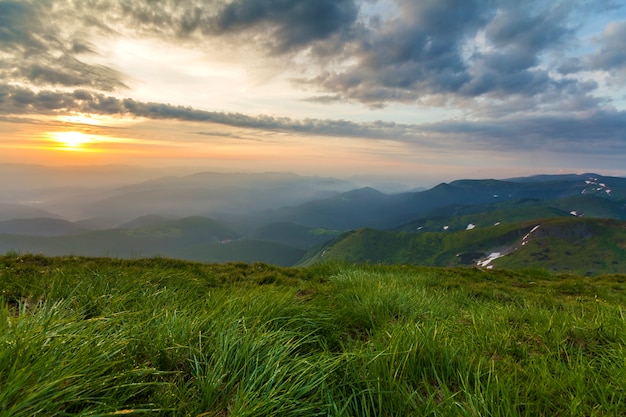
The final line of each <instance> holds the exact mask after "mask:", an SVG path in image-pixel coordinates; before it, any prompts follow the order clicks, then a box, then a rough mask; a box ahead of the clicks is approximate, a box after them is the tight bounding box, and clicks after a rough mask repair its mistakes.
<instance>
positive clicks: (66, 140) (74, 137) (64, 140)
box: [49, 131, 94, 151]
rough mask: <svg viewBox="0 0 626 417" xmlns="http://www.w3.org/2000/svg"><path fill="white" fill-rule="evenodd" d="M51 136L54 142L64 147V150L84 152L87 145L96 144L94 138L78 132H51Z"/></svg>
mask: <svg viewBox="0 0 626 417" xmlns="http://www.w3.org/2000/svg"><path fill="white" fill-rule="evenodd" d="M49 136H50V138H51V139H52V140H53V141H55V142H57V143H58V144H60V145H62V149H64V150H72V151H78V150H83V148H84V146H85V145H87V144H89V143H92V142H94V138H93V137H92V136H89V135H86V134H84V133H81V132H76V131H69V132H51V133H49Z"/></svg>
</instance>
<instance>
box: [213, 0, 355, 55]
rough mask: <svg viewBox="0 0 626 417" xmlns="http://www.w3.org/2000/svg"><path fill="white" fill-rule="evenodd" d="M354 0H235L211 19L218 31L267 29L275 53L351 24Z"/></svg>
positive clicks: (325, 35)
mask: <svg viewBox="0 0 626 417" xmlns="http://www.w3.org/2000/svg"><path fill="white" fill-rule="evenodd" d="M357 16H358V7H357V5H356V4H355V2H354V0H316V1H308V0H235V1H233V2H231V3H229V4H227V5H226V6H225V7H224V8H223V9H221V10H220V11H219V12H218V14H217V15H216V16H215V17H214V18H213V19H211V20H212V22H214V28H212V29H213V30H215V31H216V32H218V33H228V32H233V31H239V30H251V29H252V30H261V31H267V33H268V34H270V36H271V49H272V51H273V52H274V53H284V52H287V51H290V50H293V49H294V48H301V47H303V46H307V45H309V44H311V43H312V42H314V41H318V40H321V39H327V38H329V37H331V36H332V35H333V34H335V33H338V32H341V31H342V30H345V29H346V28H349V27H350V26H352V25H353V24H354V23H355V21H356V19H357Z"/></svg>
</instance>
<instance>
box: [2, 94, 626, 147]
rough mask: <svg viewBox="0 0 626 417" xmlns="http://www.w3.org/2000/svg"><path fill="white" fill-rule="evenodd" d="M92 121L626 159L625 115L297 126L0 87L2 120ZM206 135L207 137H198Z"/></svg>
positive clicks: (283, 120) (305, 122)
mask: <svg viewBox="0 0 626 417" xmlns="http://www.w3.org/2000/svg"><path fill="white" fill-rule="evenodd" d="M70 112H83V113H91V114H101V115H111V116H124V117H142V118H148V119H153V120H181V121H193V122H210V123H217V124H223V125H228V126H234V127H239V128H249V129H256V130H262V131H270V132H287V133H294V134H306V135H311V136H317V137H324V136H326V137H353V138H364V139H374V140H392V141H397V142H404V143H407V144H409V145H415V146H419V147H430V148H438V149H442V148H446V149H449V150H451V151H452V150H454V151H457V150H459V149H465V150H489V151H491V150H493V151H501V152H516V151H520V152H528V151H533V150H536V151H552V152H560V153H564V154H568V153H581V154H602V153H605V154H606V153H608V154H619V155H623V154H624V153H626V143H624V140H623V138H624V137H626V112H624V111H622V112H619V111H595V112H590V113H579V114H576V113H566V114H561V115H541V114H538V115H522V116H519V115H512V116H509V117H506V118H498V119H483V120H475V121H467V120H465V121H456V120H446V121H441V122H437V123H429V124H420V125H414V124H402V123H394V122H383V121H376V122H368V123H356V122H351V121H347V120H321V119H292V118H287V117H272V116H248V115H245V114H241V113H225V112H212V111H204V110H198V109H194V108H191V107H185V106H174V105H170V104H165V103H151V102H140V101H136V100H132V99H128V98H126V99H124V98H116V97H111V96H106V95H103V94H99V93H93V92H89V91H86V90H76V91H74V92H55V91H47V90H44V91H39V92H34V91H31V90H29V89H25V88H20V87H15V86H7V85H4V86H0V114H5V115H6V117H10V116H11V115H16V114H17V115H27V114H42V113H43V114H50V115H58V114H66V113H70ZM198 133H200V134H207V133H206V132H198Z"/></svg>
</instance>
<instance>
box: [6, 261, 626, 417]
mask: <svg viewBox="0 0 626 417" xmlns="http://www.w3.org/2000/svg"><path fill="white" fill-rule="evenodd" d="M625 290H626V276H624V275H604V276H600V277H594V278H589V277H580V276H574V275H554V274H551V273H548V272H546V271H543V270H533V269H528V270H524V271H519V272H512V271H504V270H500V271H497V270H493V271H483V270H477V269H467V268H466V269H452V268H426V267H413V266H351V265H343V264H322V265H318V266H314V267H309V268H282V267H275V266H270V265H264V264H258V263H257V264H243V263H231V264H221V265H206V264H198V263H191V262H183V261H174V260H168V259H159V258H155V259H140V260H112V259H95V258H74V257H66V258H45V257H41V256H33V255H21V254H18V253H11V254H8V255H7V256H4V257H0V291H1V297H0V316H1V317H0V346H1V347H2V348H1V349H0V415H2V416H33V415H42V416H43V415H45V416H70V415H72V416H76V415H78V416H110V415H157V416H269V415H289V416H357V415H358V416H413V415H429V416H478V415H481V416H553V415H559V416H580V415H586V416H617V415H625V414H626V292H625Z"/></svg>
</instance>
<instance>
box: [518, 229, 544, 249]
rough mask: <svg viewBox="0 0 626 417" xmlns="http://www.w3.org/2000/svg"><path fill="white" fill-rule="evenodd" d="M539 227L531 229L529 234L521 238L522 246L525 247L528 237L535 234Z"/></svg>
mask: <svg viewBox="0 0 626 417" xmlns="http://www.w3.org/2000/svg"><path fill="white" fill-rule="evenodd" d="M540 226H541V225H539V224H538V225H537V226H535V227H533V228H532V230H531V231H530V232H528V233H527V234H526V236H524V237H523V238H522V246H526V244H527V243H528V239H529V238H530V235H532V234H533V232H535V231H536V230H537V229H539V227H540Z"/></svg>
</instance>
